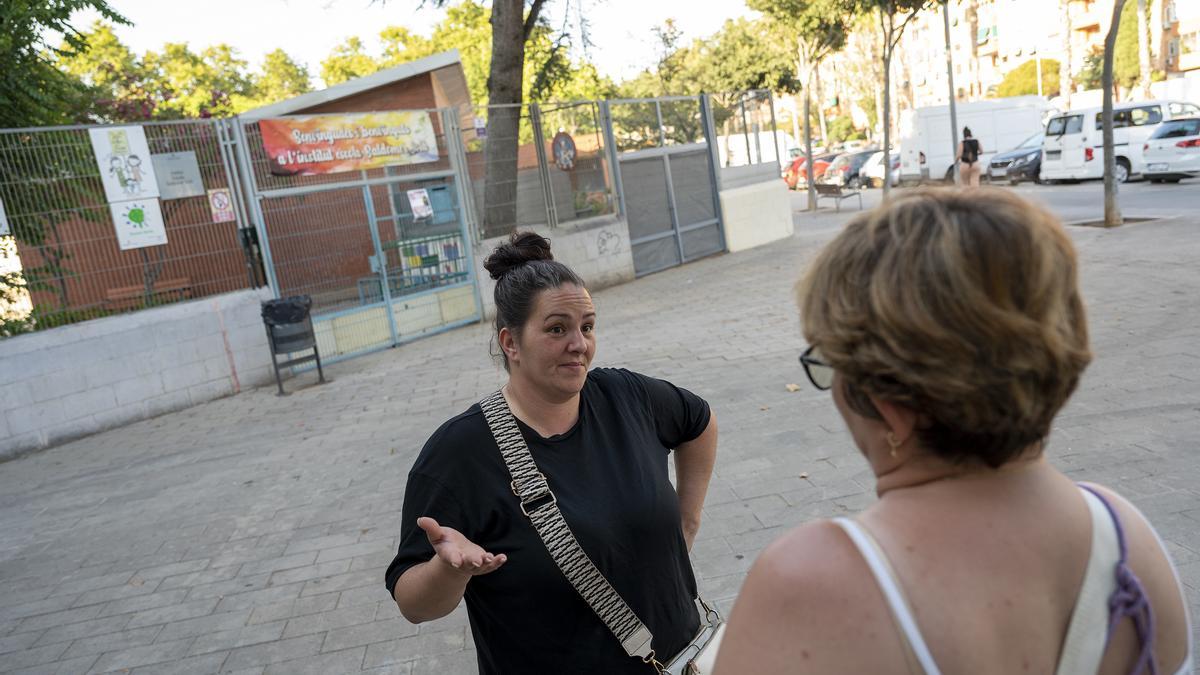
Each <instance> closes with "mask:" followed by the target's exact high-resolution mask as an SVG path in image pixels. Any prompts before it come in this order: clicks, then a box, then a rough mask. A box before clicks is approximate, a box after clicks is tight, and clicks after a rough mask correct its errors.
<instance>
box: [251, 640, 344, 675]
mask: <svg viewBox="0 0 1200 675" xmlns="http://www.w3.org/2000/svg"><path fill="white" fill-rule="evenodd" d="M366 652H367V648H366V647H357V648H354V649H345V650H342V651H340V652H331V653H329V654H319V655H317V656H310V657H307V658H301V659H294V660H291V661H284V662H283V663H275V664H272V665H270V666H267V672H266V675H326V674H327V673H357V672H359V671H361V670H362V661H363V655H364V654H366Z"/></svg>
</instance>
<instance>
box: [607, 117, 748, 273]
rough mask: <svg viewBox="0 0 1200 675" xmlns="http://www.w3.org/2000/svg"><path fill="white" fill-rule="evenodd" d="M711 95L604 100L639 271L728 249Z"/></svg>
mask: <svg viewBox="0 0 1200 675" xmlns="http://www.w3.org/2000/svg"><path fill="white" fill-rule="evenodd" d="M709 105H710V104H709V101H708V98H707V97H706V96H668V97H660V98H653V99H621V100H613V101H607V102H605V103H604V104H602V110H603V114H604V115H605V118H606V119H605V122H606V124H605V126H606V127H607V128H608V129H609V130H610V133H611V137H610V138H609V139H608V146H609V147H610V148H612V149H613V153H614V155H615V160H616V161H615V162H614V165H615V166H616V167H618V170H617V171H616V174H617V175H616V179H617V186H618V194H620V195H621V211H622V212H623V213H624V214H625V217H626V220H627V221H628V223H629V238H630V244H631V247H632V249H633V266H634V271H635V272H636V273H637V275H638V276H641V275H645V274H650V273H652V272H657V271H659V270H663V269H667V268H669V267H674V266H676V265H680V264H683V263H685V262H690V261H692V260H695V259H697V258H702V257H704V256H708V255H712V254H714V253H720V252H721V251H724V250H725V235H724V228H723V225H722V222H721V206H720V201H719V195H718V187H717V186H718V182H717V173H716V171H717V169H716V166H717V165H716V159H715V157H714V155H713V146H712V142H711V141H712V138H713V137H714V131H713V126H712V114H711V110H710V107H709Z"/></svg>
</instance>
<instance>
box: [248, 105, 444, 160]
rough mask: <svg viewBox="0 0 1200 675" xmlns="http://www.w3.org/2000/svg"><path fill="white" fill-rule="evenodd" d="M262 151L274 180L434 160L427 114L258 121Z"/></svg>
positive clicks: (435, 153)
mask: <svg viewBox="0 0 1200 675" xmlns="http://www.w3.org/2000/svg"><path fill="white" fill-rule="evenodd" d="M258 128H259V130H260V131H261V132H262V142H263V149H265V150H266V152H267V157H268V158H270V162H271V173H272V174H275V175H276V176H311V175H315V174H324V173H337V172H340V171H361V170H364V169H376V168H379V167H383V166H395V165H401V164H422V163H425V162H436V161H437V159H438V147H437V136H436V135H435V134H434V132H433V120H432V118H430V116H429V113H427V112H418V111H411V110H406V111H402V112H378V113H356V114H345V115H305V116H296V117H287V118H280V119H268V120H260V121H259V123H258Z"/></svg>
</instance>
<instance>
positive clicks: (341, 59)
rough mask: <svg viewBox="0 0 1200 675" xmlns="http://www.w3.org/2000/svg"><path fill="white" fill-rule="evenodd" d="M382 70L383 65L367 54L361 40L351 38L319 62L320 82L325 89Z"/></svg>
mask: <svg viewBox="0 0 1200 675" xmlns="http://www.w3.org/2000/svg"><path fill="white" fill-rule="evenodd" d="M383 68H384V64H383V63H382V62H381V61H380V60H379V59H377V58H375V57H374V56H371V55H370V54H368V53H367V50H366V47H365V46H364V45H363V41H362V39H361V38H358V37H351V38H347V39H346V41H345V42H343V43H342V44H340V45H338V46H336V47H334V48H333V51H332V52H331V53H330V54H329V56H328V57H326V59H325V60H324V61H322V62H321V80H322V81H323V82H325V86H326V87H332V86H333V85H335V84H341V83H342V82H345V81H346V80H352V79H354V78H356V77H363V76H365V75H370V74H371V73H374V72H377V71H379V70H382V69H383Z"/></svg>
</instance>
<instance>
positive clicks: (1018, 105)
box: [900, 96, 1053, 181]
mask: <svg viewBox="0 0 1200 675" xmlns="http://www.w3.org/2000/svg"><path fill="white" fill-rule="evenodd" d="M955 107H956V110H955V113H956V116H957V118H958V136H959V139H960V140H961V138H962V128H963V127H970V129H971V135H972V136H973V137H974V138H975V139H976V140H978V141H979V144H980V146H982V147H983V153H982V154H981V155H980V156H979V161H980V162H981V164H980V166H983V167H986V166H987V165H988V161H989V160H990V159H991V157H992V155H993V154H995V153H997V152H1007V151H1009V150H1012V149H1013V148H1014V147H1016V146H1017V145H1018V144H1020V143H1021V141H1024V140H1025V139H1027V138H1029V137H1030V136H1032V135H1034V134H1036V133H1038V132H1039V131H1041V130H1042V127H1043V125H1044V124H1045V120H1046V116H1047V115H1048V114H1050V113H1051V112H1052V111H1053V109H1052V108H1051V107H1050V104H1049V103H1048V102H1047V101H1046V99H1044V98H1042V97H1041V96H1010V97H1008V98H997V99H988V100H983V101H972V102H969V103H963V102H960V103H958V104H957V105H956V106H955ZM952 138H953V136H952V135H951V133H950V106H948V105H938V106H929V107H926V108H917V109H915V110H905V111H902V112H901V113H900V147H901V150H902V151H901V153H900V179H901V180H903V181H913V180H921V179H932V180H946V179H951V178H953V177H954V162H955V156H954V155H955V153H956V152H957V148H956V147H954V144H953V142H952V140H951V139H952Z"/></svg>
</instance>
